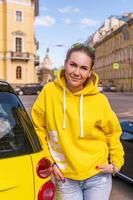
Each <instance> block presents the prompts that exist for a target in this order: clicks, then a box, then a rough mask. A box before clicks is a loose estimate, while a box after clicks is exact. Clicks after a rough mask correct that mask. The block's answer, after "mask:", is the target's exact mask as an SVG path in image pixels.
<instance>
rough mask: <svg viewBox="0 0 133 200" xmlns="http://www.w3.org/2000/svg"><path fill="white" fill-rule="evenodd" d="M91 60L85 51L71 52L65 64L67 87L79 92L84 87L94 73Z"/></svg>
mask: <svg viewBox="0 0 133 200" xmlns="http://www.w3.org/2000/svg"><path fill="white" fill-rule="evenodd" d="M91 62H92V61H91V58H90V57H89V56H88V55H87V54H85V53H84V52H80V51H77V52H72V53H71V55H70V58H69V59H68V61H67V62H65V65H64V68H65V77H66V82H67V87H68V89H69V90H70V91H71V92H78V91H80V90H81V89H82V88H83V84H84V83H85V81H86V79H87V78H89V77H90V76H91V73H92V70H91Z"/></svg>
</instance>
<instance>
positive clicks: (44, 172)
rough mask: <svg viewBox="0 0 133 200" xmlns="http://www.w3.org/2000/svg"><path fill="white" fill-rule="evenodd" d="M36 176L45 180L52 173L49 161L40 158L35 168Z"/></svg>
mask: <svg viewBox="0 0 133 200" xmlns="http://www.w3.org/2000/svg"><path fill="white" fill-rule="evenodd" d="M36 171H37V174H38V176H39V177H40V178H47V177H48V176H50V174H51V172H52V165H51V162H50V160H48V159H46V158H42V159H41V160H40V161H39V162H38V164H37V168H36Z"/></svg>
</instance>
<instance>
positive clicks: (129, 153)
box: [121, 121, 133, 182]
mask: <svg viewBox="0 0 133 200" xmlns="http://www.w3.org/2000/svg"><path fill="white" fill-rule="evenodd" d="M121 125H122V129H123V133H122V136H121V141H122V144H123V148H124V152H125V163H124V166H123V167H122V170H121V173H122V174H124V175H125V176H126V177H127V179H129V181H131V182H133V123H132V122H130V121H129V122H128V121H127V122H122V123H121Z"/></svg>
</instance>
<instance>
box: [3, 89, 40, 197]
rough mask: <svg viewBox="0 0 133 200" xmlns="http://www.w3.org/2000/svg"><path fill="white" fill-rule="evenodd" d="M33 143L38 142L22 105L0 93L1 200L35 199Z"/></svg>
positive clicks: (14, 98)
mask: <svg viewBox="0 0 133 200" xmlns="http://www.w3.org/2000/svg"><path fill="white" fill-rule="evenodd" d="M32 140H33V141H36V142H37V141H38V140H37V139H36V137H35V135H34V133H33V131H32V127H31V123H30V121H29V118H28V115H27V113H26V112H25V109H24V108H23V106H22V104H21V102H20V101H19V99H18V98H17V96H16V95H15V94H12V93H8V92H0V200H8V199H10V200H24V199H25V200H33V199H34V198H35V197H34V190H35V187H34V177H33V163H32V159H31V155H32V154H33V153H34V152H35V148H37V147H34V146H33V144H32V143H33V142H32ZM36 146H37V145H36ZM38 149H39V148H38Z"/></svg>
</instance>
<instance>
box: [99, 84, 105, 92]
mask: <svg viewBox="0 0 133 200" xmlns="http://www.w3.org/2000/svg"><path fill="white" fill-rule="evenodd" d="M98 89H99V91H100V92H103V90H104V87H103V86H102V84H100V83H99V84H98Z"/></svg>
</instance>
